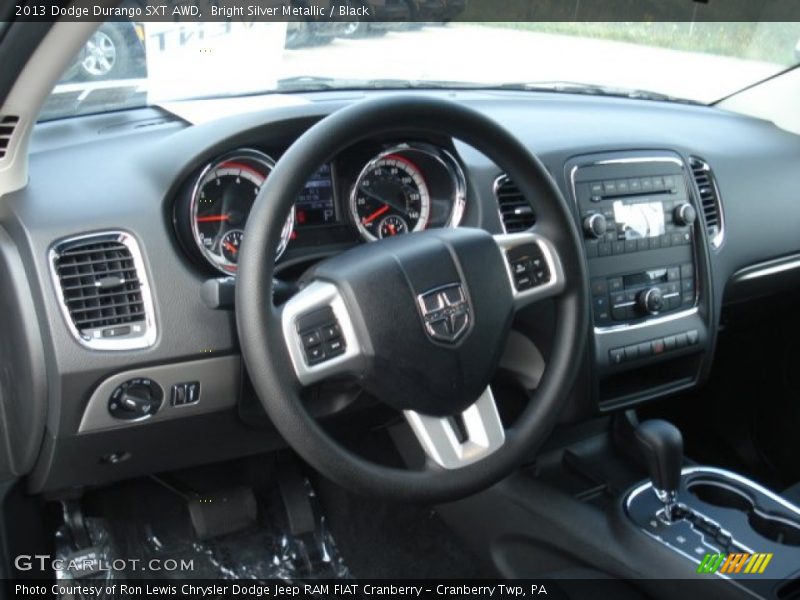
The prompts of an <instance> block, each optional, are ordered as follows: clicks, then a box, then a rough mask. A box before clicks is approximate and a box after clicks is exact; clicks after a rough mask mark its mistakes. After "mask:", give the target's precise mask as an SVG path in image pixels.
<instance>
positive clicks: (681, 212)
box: [675, 202, 697, 225]
mask: <svg viewBox="0 0 800 600" xmlns="http://www.w3.org/2000/svg"><path fill="white" fill-rule="evenodd" d="M696 218H697V211H695V209H694V206H692V205H691V204H689V203H688V202H684V203H683V204H681V205H680V206H678V207H677V208H676V209H675V222H676V223H677V224H678V225H691V224H692V223H694V221H695V219H696Z"/></svg>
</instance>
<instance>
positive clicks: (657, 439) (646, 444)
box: [634, 419, 683, 521]
mask: <svg viewBox="0 0 800 600" xmlns="http://www.w3.org/2000/svg"><path fill="white" fill-rule="evenodd" d="M634 435H635V437H636V441H637V442H638V443H639V447H640V448H641V449H642V454H643V455H644V459H645V462H646V463H647V470H648V471H649V472H650V479H651V480H652V482H653V489H654V490H655V492H656V495H657V496H658V499H659V500H661V502H662V503H663V504H664V516H665V517H666V518H667V520H670V521H671V520H672V519H673V517H674V516H675V508H676V507H677V504H676V499H677V495H678V487H679V486H680V482H681V465H682V463H683V436H682V435H681V432H680V430H679V429H678V428H677V427H675V426H674V425H673V424H672V423H668V422H667V421H662V420H659V419H654V420H651V421H645V422H644V423H642V424H641V425H639V426H638V427H637V428H636V431H635V433H634Z"/></svg>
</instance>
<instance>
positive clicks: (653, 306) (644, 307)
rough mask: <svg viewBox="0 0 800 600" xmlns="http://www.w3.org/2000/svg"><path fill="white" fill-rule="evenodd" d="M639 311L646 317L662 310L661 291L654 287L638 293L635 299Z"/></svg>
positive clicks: (662, 299) (662, 298)
mask: <svg viewBox="0 0 800 600" xmlns="http://www.w3.org/2000/svg"><path fill="white" fill-rule="evenodd" d="M637 305H638V307H639V310H640V311H642V312H643V313H644V314H646V315H654V314H657V313H658V312H660V311H661V310H663V308H664V297H663V296H662V295H661V290H660V289H658V288H656V287H654V288H650V289H649V290H644V291H642V292H640V293H639V296H638V298H637Z"/></svg>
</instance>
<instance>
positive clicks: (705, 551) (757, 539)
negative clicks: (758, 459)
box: [624, 420, 800, 600]
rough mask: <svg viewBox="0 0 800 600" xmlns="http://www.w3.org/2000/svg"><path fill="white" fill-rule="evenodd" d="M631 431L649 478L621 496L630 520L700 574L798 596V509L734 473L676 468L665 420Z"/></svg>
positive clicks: (677, 437) (676, 448)
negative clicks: (623, 496)
mask: <svg viewBox="0 0 800 600" xmlns="http://www.w3.org/2000/svg"><path fill="white" fill-rule="evenodd" d="M635 437H636V440H637V441H638V442H639V445H640V447H641V450H642V454H643V457H644V459H645V463H646V464H647V466H648V470H649V471H650V479H651V481H650V482H648V483H644V484H642V485H639V486H638V487H636V488H634V489H633V490H631V491H630V492H629V493H628V494H627V496H626V497H625V500H624V509H625V513H626V514H627V516H628V518H629V519H630V520H631V521H632V522H633V524H634V525H635V526H637V527H638V528H639V529H640V530H641V531H642V532H644V533H645V534H646V535H648V536H649V537H651V538H653V539H654V540H656V541H658V542H660V543H661V544H663V545H664V546H666V547H667V548H669V549H670V550H672V551H673V552H675V553H677V554H679V555H681V556H683V557H684V558H685V559H686V560H687V563H688V564H687V566H690V567H691V571H693V572H694V573H695V574H697V575H699V576H709V577H713V576H717V577H721V578H723V579H727V580H730V582H731V583H733V584H734V585H736V586H738V587H740V588H743V589H745V590H747V591H748V592H750V593H752V594H754V595H755V596H757V597H761V598H778V599H781V600H782V599H784V598H786V599H788V598H792V597H796V596H794V594H795V593H796V592H797V590H798V589H800V579H798V578H799V577H800V508H798V507H797V506H795V505H793V504H791V503H790V502H788V501H787V500H786V499H784V498H782V497H780V496H778V495H777V494H774V493H772V492H770V491H769V490H767V489H766V488H764V487H762V486H760V485H758V484H757V483H755V482H753V481H751V480H749V479H747V478H746V477H743V476H742V475H739V474H737V473H732V472H730V471H726V470H723V469H718V468H714V467H699V466H691V467H685V468H682V467H681V465H682V463H683V458H684V457H683V442H682V436H681V434H680V431H678V429H677V428H676V427H674V426H673V425H671V424H670V423H668V422H666V421H661V420H653V421H645V422H644V423H642V424H641V425H639V426H638V428H637V429H636V431H635ZM692 563H694V564H692Z"/></svg>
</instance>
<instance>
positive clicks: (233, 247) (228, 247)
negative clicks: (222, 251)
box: [222, 242, 239, 254]
mask: <svg viewBox="0 0 800 600" xmlns="http://www.w3.org/2000/svg"><path fill="white" fill-rule="evenodd" d="M222 245H223V246H225V247H226V248H227V249H228V250H230V251H231V252H233V253H234V254H236V253H237V252H238V251H239V249H238V248H237V247H236V246H234V245H233V244H231V243H230V242H223V243H222Z"/></svg>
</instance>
